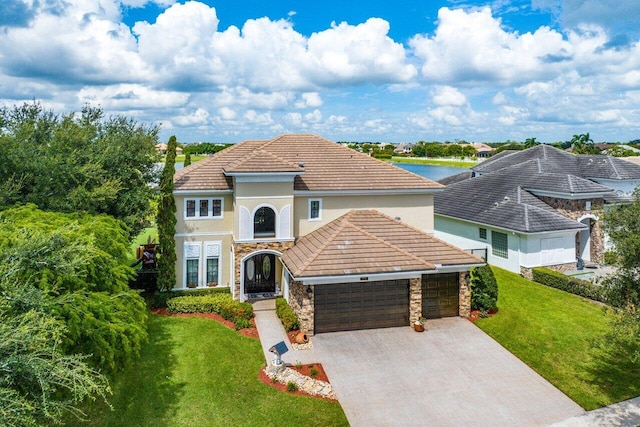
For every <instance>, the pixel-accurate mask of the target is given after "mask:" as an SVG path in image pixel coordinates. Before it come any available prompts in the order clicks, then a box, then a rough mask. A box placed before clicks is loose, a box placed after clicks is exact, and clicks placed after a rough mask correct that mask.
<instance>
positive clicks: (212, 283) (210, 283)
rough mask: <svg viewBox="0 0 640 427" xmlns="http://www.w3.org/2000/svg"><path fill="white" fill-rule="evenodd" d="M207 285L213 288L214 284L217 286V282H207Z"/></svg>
mask: <svg viewBox="0 0 640 427" xmlns="http://www.w3.org/2000/svg"><path fill="white" fill-rule="evenodd" d="M207 286H208V287H210V288H215V287H216V286H218V282H209V283H207Z"/></svg>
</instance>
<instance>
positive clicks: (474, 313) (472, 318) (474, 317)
mask: <svg viewBox="0 0 640 427" xmlns="http://www.w3.org/2000/svg"><path fill="white" fill-rule="evenodd" d="M480 313H481V312H480V310H472V311H471V314H470V315H469V317H468V318H467V319H469V321H470V322H475V321H476V320H479V319H483V316H481V315H480ZM496 314H497V311H495V310H490V311H489V312H487V314H486V315H485V316H484V317H492V316H495V315H496Z"/></svg>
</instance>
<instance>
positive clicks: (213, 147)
mask: <svg viewBox="0 0 640 427" xmlns="http://www.w3.org/2000/svg"><path fill="white" fill-rule="evenodd" d="M231 145H233V144H215V143H212V142H201V143H200V144H188V145H183V147H182V154H185V155H186V154H190V155H192V156H193V155H198V156H201V155H205V154H216V153H217V152H218V151H222V150H224V149H225V148H227V147H229V146H231Z"/></svg>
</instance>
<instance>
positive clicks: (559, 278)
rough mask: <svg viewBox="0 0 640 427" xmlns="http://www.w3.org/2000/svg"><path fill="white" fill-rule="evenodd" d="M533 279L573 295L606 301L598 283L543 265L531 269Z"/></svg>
mask: <svg viewBox="0 0 640 427" xmlns="http://www.w3.org/2000/svg"><path fill="white" fill-rule="evenodd" d="M533 280H534V281H535V282H538V283H541V284H543V285H546V286H550V287H552V288H556V289H560V290H562V291H565V292H569V293H571V294H574V295H578V296H581V297H585V298H589V299H592V300H595V301H601V302H606V298H605V294H604V291H603V289H602V287H600V286H599V285H597V284H594V283H591V282H588V281H586V280H580V279H576V278H575V277H571V276H566V275H564V274H562V273H560V272H558V271H554V270H550V269H548V268H544V267H536V268H534V269H533Z"/></svg>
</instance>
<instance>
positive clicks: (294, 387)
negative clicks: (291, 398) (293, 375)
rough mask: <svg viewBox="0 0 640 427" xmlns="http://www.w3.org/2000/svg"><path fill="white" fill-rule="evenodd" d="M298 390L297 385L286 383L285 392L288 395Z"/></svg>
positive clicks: (290, 382)
mask: <svg viewBox="0 0 640 427" xmlns="http://www.w3.org/2000/svg"><path fill="white" fill-rule="evenodd" d="M297 390H298V384H296V383H295V382H293V381H289V382H287V391H288V392H290V393H293V392H294V391H297Z"/></svg>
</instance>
